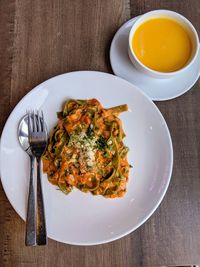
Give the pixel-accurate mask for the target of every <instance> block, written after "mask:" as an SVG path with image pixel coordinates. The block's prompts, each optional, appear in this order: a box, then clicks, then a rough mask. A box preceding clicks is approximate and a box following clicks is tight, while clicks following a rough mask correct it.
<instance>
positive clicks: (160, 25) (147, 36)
mask: <svg viewBox="0 0 200 267" xmlns="http://www.w3.org/2000/svg"><path fill="white" fill-rule="evenodd" d="M132 49H133V51H134V53H135V55H136V57H137V58H138V60H139V61H140V62H141V63H142V64H143V65H145V66H146V67H148V68H150V69H152V70H155V71H159V72H173V71H177V70H179V69H181V68H183V67H184V66H185V65H186V64H187V62H188V61H189V59H190V57H191V54H192V41H191V39H190V36H189V34H188V32H187V31H186V29H185V28H184V27H183V26H182V25H181V24H179V23H178V22H177V21H175V20H173V19H169V18H165V17H161V18H153V19H149V20H146V21H144V22H143V23H142V24H141V25H140V26H138V28H137V29H136V31H135V33H134V34H133V38H132Z"/></svg>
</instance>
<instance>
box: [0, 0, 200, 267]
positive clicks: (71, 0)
mask: <svg viewBox="0 0 200 267" xmlns="http://www.w3.org/2000/svg"><path fill="white" fill-rule="evenodd" d="M161 8H165V9H171V10H175V11H177V12H179V13H181V14H183V15H185V16H186V17H187V18H189V19H190V20H191V21H192V23H193V24H194V26H195V27H196V29H197V30H198V32H199V33H200V1H199V0H146V1H145V0H130V1H129V0H84V1H82V0H32V1H31V0H9V1H8V0H0V129H1V130H2V129H3V125H4V123H5V121H6V119H7V117H8V115H9V114H10V112H11V111H12V109H13V108H14V106H15V105H16V104H17V103H18V101H19V100H20V99H21V98H22V97H23V96H24V95H25V94H26V93H27V92H28V91H30V90H31V89H32V88H33V87H34V86H35V85H37V84H39V83H40V82H42V81H44V80H46V79H48V78H50V77H52V76H54V75H57V74H60V73H64V72H69V71H74V70H99V71H105V72H112V71H111V67H110V63H109V46H110V43H111V40H112V38H113V35H114V33H115V32H116V30H117V29H118V28H119V26H121V24H122V23H123V22H125V21H126V20H128V19H129V18H131V17H133V16H136V15H139V14H142V13H144V12H147V11H149V10H153V9H161ZM199 103H200V83H199V82H198V83H196V85H195V86H194V88H193V89H192V90H191V91H190V92H188V93H186V94H185V95H184V96H181V97H180V98H177V99H174V100H171V101H166V102H159V103H157V105H158V107H159V109H160V110H161V112H162V113H163V115H164V117H165V119H166V121H167V123H168V125H169V128H170V131H171V135H172V139H173V145H174V170H173V177H172V181H171V184H170V186H169V190H168V192H167V194H166V196H165V198H164V201H163V202H162V204H161V205H160V207H159V208H158V210H157V211H156V212H155V213H154V215H153V216H152V217H151V218H150V219H149V220H148V222H147V223H145V224H144V225H143V226H142V227H140V228H139V229H138V230H137V231H135V232H134V233H132V234H130V235H128V236H127V237H124V238H122V239H120V240H118V241H115V242H112V243H110V244H105V245H100V246H93V247H78V246H70V245H65V244H61V243H58V242H56V241H53V240H49V244H48V246H47V247H33V248H27V247H25V245H24V232H25V224H24V222H23V221H22V220H21V219H20V218H19V216H18V215H17V214H16V212H15V211H14V210H13V208H12V207H11V205H10V204H9V202H8V200H7V198H6V196H5V193H4V192H3V189H2V187H0V267H1V266H11V267H12V266H16V267H18V266H19V267H26V266H31V267H32V266H38V267H41V266H42V267H47V266H50V267H54V266H58V267H60V266H63V267H64V266H67V267H68V266H73V267H76V266H77V267H79V266H80V267H82V266H83V267H84V266H85V267H94V266H97V267H98V266H105V267H111V266H114V267H115V266H116V267H118V266H119V267H121V266H123V267H129V266H163V265H186V264H199V263H200V104H199Z"/></svg>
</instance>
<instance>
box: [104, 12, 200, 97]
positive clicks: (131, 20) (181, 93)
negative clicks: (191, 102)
mask: <svg viewBox="0 0 200 267" xmlns="http://www.w3.org/2000/svg"><path fill="white" fill-rule="evenodd" d="M144 14H146V13H144ZM144 14H141V15H138V16H135V17H133V18H131V19H129V20H128V21H126V22H124V23H123V24H122V25H121V27H119V28H118V30H117V31H116V32H115V34H114V37H113V39H112V42H111V45H110V51H109V59H110V64H111V68H112V71H113V73H114V74H115V75H116V76H117V77H119V78H121V79H124V80H125V78H123V77H121V76H118V75H119V73H118V71H116V68H115V66H114V64H113V60H112V56H111V53H112V52H111V50H113V46H114V43H115V40H116V39H117V35H118V33H119V32H120V31H121V30H122V29H124V28H125V27H126V26H127V25H128V24H129V23H131V25H130V29H131V27H132V26H133V24H134V23H135V22H136V21H137V20H138V19H139V18H140V17H141V16H142V15H144ZM199 44H200V43H199ZM127 45H128V43H127ZM198 57H200V47H199V50H198V52H197V58H196V59H195V61H194V62H193V63H192V64H191V65H190V66H189V68H192V67H193V65H194V63H195V62H196V60H198ZM131 64H132V65H133V63H131ZM133 67H134V68H135V66H133ZM144 76H146V74H144ZM199 77H200V67H199V70H198V74H197V76H196V78H195V79H194V81H193V82H192V83H191V84H190V86H188V87H186V89H184V90H182V91H181V92H180V93H177V94H174V95H173V96H170V97H156V96H154V97H153V96H152V97H150V96H148V95H147V96H148V98H149V99H150V100H152V101H168V100H172V99H175V98H177V97H179V96H182V95H184V94H185V93H187V92H188V91H189V90H190V89H192V87H193V86H194V85H195V83H196V82H197V81H198V79H199ZM150 78H152V77H150ZM152 79H156V78H152ZM168 79H172V78H168ZM173 79H174V77H173ZM156 80H159V79H156ZM126 81H127V82H129V81H128V80H126ZM129 83H131V84H132V85H134V86H135V87H138V86H137V85H136V84H134V83H132V82H129ZM139 90H140V91H141V92H142V93H144V94H145V92H144V91H143V89H139ZM145 95H146V94H145Z"/></svg>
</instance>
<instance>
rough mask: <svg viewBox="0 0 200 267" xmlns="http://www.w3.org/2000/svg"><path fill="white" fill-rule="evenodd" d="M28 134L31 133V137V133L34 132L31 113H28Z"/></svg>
mask: <svg viewBox="0 0 200 267" xmlns="http://www.w3.org/2000/svg"><path fill="white" fill-rule="evenodd" d="M27 113H28V133H29V136H30V134H31V132H32V131H33V127H32V122H31V112H30V111H28V112H27Z"/></svg>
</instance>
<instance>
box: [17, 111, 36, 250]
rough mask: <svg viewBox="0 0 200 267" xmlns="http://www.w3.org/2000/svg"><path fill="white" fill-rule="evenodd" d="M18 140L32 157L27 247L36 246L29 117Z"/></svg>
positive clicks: (21, 126)
mask: <svg viewBox="0 0 200 267" xmlns="http://www.w3.org/2000/svg"><path fill="white" fill-rule="evenodd" d="M18 139H19V143H20V145H21V147H22V149H23V150H24V151H25V152H26V153H27V154H28V155H29V157H30V181H29V194H28V207H27V215H26V236H25V244H26V246H35V245H36V211H35V190H34V180H33V169H34V157H33V155H32V152H31V149H30V145H29V140H28V115H25V116H24V117H23V118H22V119H21V121H20V123H19V126H18Z"/></svg>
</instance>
